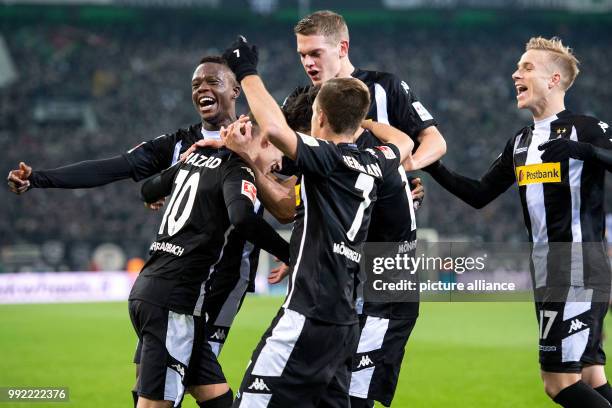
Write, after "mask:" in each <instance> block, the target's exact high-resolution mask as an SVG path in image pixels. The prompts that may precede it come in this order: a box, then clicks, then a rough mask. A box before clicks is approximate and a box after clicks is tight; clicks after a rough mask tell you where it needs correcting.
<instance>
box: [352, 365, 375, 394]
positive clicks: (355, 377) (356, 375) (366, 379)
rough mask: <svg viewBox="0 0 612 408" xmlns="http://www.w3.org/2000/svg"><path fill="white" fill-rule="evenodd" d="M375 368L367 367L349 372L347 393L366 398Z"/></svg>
mask: <svg viewBox="0 0 612 408" xmlns="http://www.w3.org/2000/svg"><path fill="white" fill-rule="evenodd" d="M375 368H376V367H368V368H364V369H363V370H359V371H355V372H353V373H352V374H351V386H350V388H349V395H350V396H351V397H358V398H368V394H369V392H370V383H371V382H372V376H373V375H374V369H375Z"/></svg>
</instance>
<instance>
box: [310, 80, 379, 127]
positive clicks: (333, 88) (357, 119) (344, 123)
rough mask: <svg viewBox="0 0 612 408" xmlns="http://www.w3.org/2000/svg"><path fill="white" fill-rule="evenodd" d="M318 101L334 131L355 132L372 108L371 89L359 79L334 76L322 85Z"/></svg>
mask: <svg viewBox="0 0 612 408" xmlns="http://www.w3.org/2000/svg"><path fill="white" fill-rule="evenodd" d="M317 101H318V107H319V108H320V109H321V110H322V111H323V113H324V114H325V116H326V117H327V121H328V122H329V126H330V127H331V129H332V131H334V133H337V134H348V133H355V131H357V129H358V128H359V126H361V122H362V121H363V120H364V119H365V117H366V115H367V113H368V110H369V109H370V91H369V90H368V87H367V86H366V85H365V84H364V83H363V82H361V81H360V80H359V79H356V78H333V79H330V80H328V81H327V82H325V83H324V84H323V85H322V86H321V90H320V91H319V95H318V96H317Z"/></svg>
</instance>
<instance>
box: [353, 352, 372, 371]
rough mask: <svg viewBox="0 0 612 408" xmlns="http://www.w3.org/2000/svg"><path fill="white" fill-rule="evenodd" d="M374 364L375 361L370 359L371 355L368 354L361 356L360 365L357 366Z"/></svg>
mask: <svg viewBox="0 0 612 408" xmlns="http://www.w3.org/2000/svg"><path fill="white" fill-rule="evenodd" d="M372 364H374V362H373V361H372V360H371V359H370V356H368V355H367V354H366V355H365V356H361V360H359V365H358V366H357V368H361V367H367V366H370V365H372Z"/></svg>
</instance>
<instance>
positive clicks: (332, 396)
mask: <svg viewBox="0 0 612 408" xmlns="http://www.w3.org/2000/svg"><path fill="white" fill-rule="evenodd" d="M358 338H359V327H358V325H357V324H353V325H346V326H340V325H335V324H329V323H323V322H320V321H317V320H313V319H310V318H307V317H305V316H304V315H302V314H300V313H298V312H295V311H293V310H289V309H283V308H281V310H280V311H279V313H278V314H277V316H276V317H275V318H274V320H273V321H272V325H271V326H270V328H268V330H267V331H266V333H265V334H264V335H263V337H262V339H261V341H260V342H259V344H258V345H257V347H256V348H255V351H254V352H253V356H252V357H251V362H250V363H249V366H248V368H247V372H246V373H245V376H244V378H243V380H242V384H241V386H240V391H239V392H238V394H236V401H235V402H234V405H233V406H234V407H243V408H244V407H260V406H261V407H264V406H265V407H268V408H274V407H276V408H288V407H291V408H306V407H316V406H318V405H319V404H321V405H324V406H328V407H338V408H342V407H349V406H350V400H349V397H348V387H349V383H350V366H351V361H352V354H353V352H354V351H355V349H356V348H357V341H358Z"/></svg>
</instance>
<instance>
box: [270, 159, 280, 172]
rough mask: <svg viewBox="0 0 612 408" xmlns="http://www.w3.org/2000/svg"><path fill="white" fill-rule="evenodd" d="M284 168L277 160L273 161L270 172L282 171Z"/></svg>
mask: <svg viewBox="0 0 612 408" xmlns="http://www.w3.org/2000/svg"><path fill="white" fill-rule="evenodd" d="M282 168H283V166H282V164H280V163H279V162H277V161H274V162H272V164H271V165H270V172H271V173H278V172H279V171H281V170H282Z"/></svg>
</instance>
